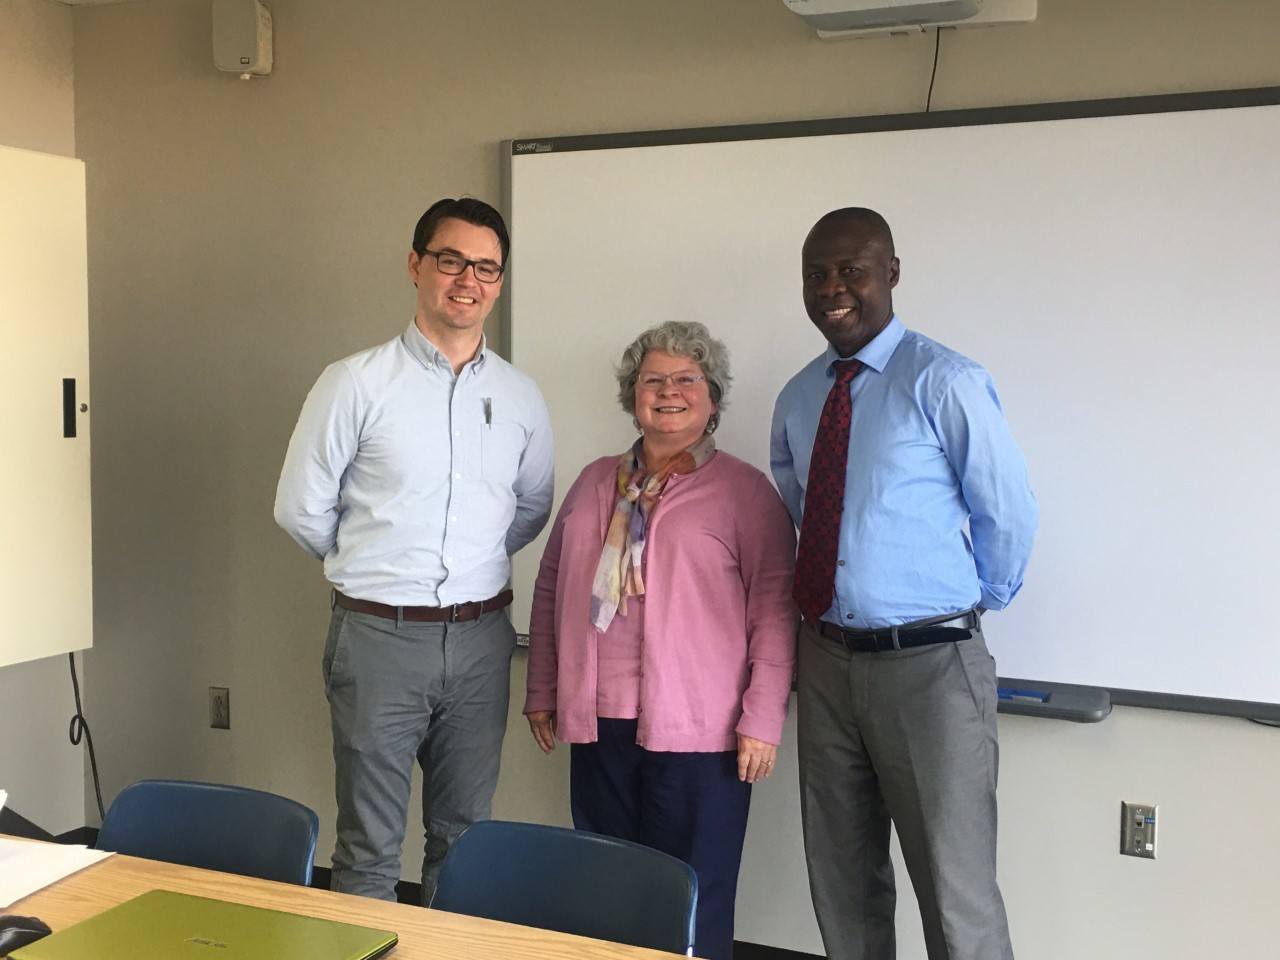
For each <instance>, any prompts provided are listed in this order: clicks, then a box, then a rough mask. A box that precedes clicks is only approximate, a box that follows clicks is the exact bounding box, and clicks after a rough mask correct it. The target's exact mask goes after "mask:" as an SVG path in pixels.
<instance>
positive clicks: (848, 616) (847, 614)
mask: <svg viewBox="0 0 1280 960" xmlns="http://www.w3.org/2000/svg"><path fill="white" fill-rule="evenodd" d="M445 559H446V560H447V559H449V558H448V557H445ZM844 618H845V619H846V620H852V619H853V614H852V613H846V614H845V615H844Z"/></svg>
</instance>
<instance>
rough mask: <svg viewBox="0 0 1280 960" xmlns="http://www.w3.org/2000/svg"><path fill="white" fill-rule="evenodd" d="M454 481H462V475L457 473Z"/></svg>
mask: <svg viewBox="0 0 1280 960" xmlns="http://www.w3.org/2000/svg"><path fill="white" fill-rule="evenodd" d="M453 479H455V480H461V479H462V474H460V473H455V474H454V475H453Z"/></svg>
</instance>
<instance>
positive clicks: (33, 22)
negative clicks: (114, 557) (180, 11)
mask: <svg viewBox="0 0 1280 960" xmlns="http://www.w3.org/2000/svg"><path fill="white" fill-rule="evenodd" d="M71 38H72V27H71V9H70V8H69V7H64V6H62V5H60V4H55V3H51V2H50V0H0V144H3V145H4V146H8V147H21V148H22V149H24V150H39V151H41V152H42V153H56V154H61V155H63V156H74V155H75V152H76V132H75V103H74V97H73V95H72V94H73V88H72V72H73V71H72V57H71ZM6 549H9V548H8V547H6ZM15 549H21V548H20V547H18V548H15ZM74 712H75V703H74V700H73V698H72V695H71V677H70V674H69V672H68V669H67V661H66V658H64V657H50V658H48V659H45V660H36V661H33V662H30V663H23V664H18V665H16V666H11V667H4V668H0V731H3V733H2V735H0V788H4V789H6V790H8V791H9V803H10V805H11V806H12V807H13V809H14V810H16V811H18V812H19V813H21V814H22V815H23V816H25V817H26V818H27V819H28V820H31V821H33V822H35V823H36V824H37V825H39V826H41V827H43V828H44V829H46V830H48V831H50V832H52V833H62V832H64V831H66V830H71V829H74V828H75V827H80V826H83V825H84V810H83V807H84V785H85V779H84V770H83V756H82V753H81V748H80V747H73V746H72V745H71V744H70V743H69V742H68V741H67V721H68V720H69V719H70V717H71V715H72V713H74Z"/></svg>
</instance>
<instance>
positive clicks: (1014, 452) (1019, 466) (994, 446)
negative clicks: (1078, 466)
mask: <svg viewBox="0 0 1280 960" xmlns="http://www.w3.org/2000/svg"><path fill="white" fill-rule="evenodd" d="M936 423H937V427H938V430H939V435H940V438H941V441H942V447H943V450H944V452H945V453H946V456H947V459H948V461H949V462H950V463H951V466H952V469H953V470H954V471H955V473H956V477H957V478H958V479H959V481H960V490H961V494H962V496H963V497H964V500H965V503H966V504H967V505H968V507H969V534H970V537H971V540H972V546H973V560H974V565H975V566H976V568H977V572H978V582H979V586H980V589H981V591H982V599H981V601H980V602H981V605H982V606H983V607H985V608H987V609H988V610H1002V609H1004V608H1005V607H1006V606H1008V604H1009V602H1010V601H1012V600H1013V598H1014V597H1015V596H1016V595H1017V593H1018V590H1019V589H1021V587H1022V578H1023V575H1024V573H1025V572H1026V569H1027V563H1028V561H1029V560H1030V558H1031V548H1032V545H1033V543H1034V541H1035V534H1036V528H1037V526H1038V524H1039V519H1040V508H1039V506H1038V505H1037V503H1036V498H1035V495H1034V494H1033V493H1032V491H1031V481H1030V478H1029V477H1028V474H1027V464H1026V460H1025V459H1024V458H1023V456H1022V451H1021V450H1019V449H1018V445H1017V444H1016V443H1015V442H1014V439H1013V435H1012V433H1011V432H1010V430H1009V424H1008V422H1007V421H1006V420H1005V416H1004V410H1003V409H1002V408H1001V406H1000V399H999V397H998V396H997V395H996V389H995V385H994V384H993V383H992V382H991V378H990V376H989V375H988V374H987V373H986V371H984V370H982V369H981V368H971V369H966V370H962V371H961V372H960V373H959V374H958V375H957V376H956V377H954V378H953V379H952V380H951V382H950V383H949V384H948V386H947V389H946V390H945V392H944V393H943V395H942V398H941V402H940V403H939V406H938V412H937V420H936Z"/></svg>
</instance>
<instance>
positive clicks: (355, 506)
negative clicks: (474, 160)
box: [275, 198, 552, 902]
mask: <svg viewBox="0 0 1280 960" xmlns="http://www.w3.org/2000/svg"><path fill="white" fill-rule="evenodd" d="M508 247H509V241H508V238H507V228H506V224H505V223H504V222H503V219H502V215H501V214H500V213H498V211H497V210H495V209H493V207H491V206H489V205H488V204H487V203H484V202H482V201H480V200H475V199H471V198H463V199H461V200H453V199H446V200H441V201H439V202H437V203H435V204H433V205H432V206H431V207H430V209H428V210H427V212H426V213H424V214H423V215H422V218H421V219H420V220H419V221H418V225H417V228H416V229H415V230H414V235H413V242H412V249H411V251H410V253H409V262H408V269H409V279H410V281H412V283H413V285H414V287H416V288H417V309H416V311H415V313H414V318H413V320H412V321H410V323H409V325H408V327H407V329H405V331H404V332H403V333H401V334H400V335H399V336H397V337H396V338H395V339H393V340H390V341H388V342H387V343H384V344H382V345H380V346H377V347H373V348H371V349H369V350H365V351H362V352H360V353H357V354H354V355H353V356H350V357H347V358H346V359H345V360H340V361H338V362H337V363H333V364H331V365H330V366H329V367H328V368H327V369H326V370H325V371H324V373H322V374H321V375H320V379H319V380H318V381H317V382H316V385H315V386H314V387H313V388H312V390H311V393H310V394H309V395H308V396H307V400H306V403H305V404H304V405H303V408H302V413H301V415H300V416H299V417H298V425H297V427H296V428H295V430H294V433H293V439H292V440H290V442H289V452H288V453H287V454H286V456H285V463H284V469H283V471H282V472H281V475H280V485H279V488H278V490H277V493H276V506H275V517H276V522H277V523H279V524H280V526H282V527H283V528H284V529H285V530H286V531H287V532H288V533H289V535H290V536H292V537H293V538H294V539H295V540H296V541H297V542H298V543H299V545H300V546H301V547H302V548H303V549H304V550H305V551H306V552H307V553H308V554H310V555H311V556H313V557H315V558H316V559H318V560H323V561H324V572H325V576H326V577H327V578H328V580H329V582H330V583H331V584H332V585H333V588H334V593H333V616H332V619H331V622H330V626H329V636H328V641H327V643H326V645H325V653H324V660H323V668H324V679H325V692H326V694H327V696H328V699H329V707H330V713H331V718H332V726H333V755H334V765H335V767H336V782H337V787H336V793H337V800H338V824H337V844H336V846H335V849H334V854H333V874H332V881H331V886H332V887H333V889H335V890H341V891H344V892H347V893H356V894H361V895H363V896H370V897H378V898H381V899H384V900H394V899H395V898H396V894H395V884H396V881H397V880H399V879H400V849H401V846H402V845H403V841H404V830H405V816H406V810H407V806H408V802H409V790H410V784H411V780H412V774H413V767H414V763H415V761H416V762H417V763H418V764H419V765H421V767H422V771H423V791H422V793H423V799H422V805H423V810H422V818H423V824H424V827H425V830H426V851H425V856H424V860H423V868H422V896H423V900H424V902H429V901H430V898H431V895H432V893H433V892H434V888H435V877H436V875H437V873H438V871H439V867H440V861H441V860H442V859H443V858H444V855H445V852H446V851H447V850H448V847H449V844H450V843H451V842H452V841H453V840H454V838H456V837H457V836H458V834H459V833H461V832H462V831H463V830H464V829H466V827H467V826H468V825H470V824H471V823H472V822H474V821H475V820H480V819H485V818H487V817H488V816H489V812H490V805H491V802H492V799H493V792H494V788H495V786H496V785H497V780H498V762H499V756H500V753H501V749H502V737H503V733H504V732H505V731H506V726H507V697H508V693H509V687H510V675H509V674H510V662H511V653H512V650H513V649H514V647H515V632H514V631H513V630H512V627H511V623H510V621H509V620H508V619H507V617H506V614H505V613H504V612H503V608H504V607H506V606H507V605H508V604H510V602H511V591H510V590H508V589H505V587H506V584H507V581H508V580H509V578H510V576H511V559H510V556H511V554H513V553H515V552H516V551H517V550H519V549H520V548H521V547H523V546H525V545H526V544H527V543H529V541H531V540H532V539H533V538H534V537H536V536H537V535H538V532H539V531H540V530H541V529H542V527H543V525H544V524H545V523H546V521H547V517H548V515H549V513H550V511H551V493H552V491H551V483H552V449H551V425H550V422H549V419H548V415H547V408H546V405H545V404H544V403H543V401H542V395H541V394H540V393H539V392H538V388H537V386H536V385H535V384H534V383H533V381H532V380H531V379H529V378H528V377H527V376H525V375H524V374H522V373H520V372H519V371H517V370H516V369H515V368H514V367H512V366H511V365H510V364H509V363H507V362H506V361H505V360H503V359H502V358H501V357H499V356H497V355H496V354H494V353H492V352H491V351H490V350H489V349H488V347H487V344H486V342H485V338H484V321H485V318H486V317H487V316H488V315H489V312H490V310H491V309H492V308H493V304H494V301H495V300H496V299H497V297H498V294H499V292H500V291H501V289H502V279H503V273H504V268H505V264H506V261H507V251H508Z"/></svg>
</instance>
